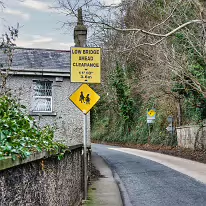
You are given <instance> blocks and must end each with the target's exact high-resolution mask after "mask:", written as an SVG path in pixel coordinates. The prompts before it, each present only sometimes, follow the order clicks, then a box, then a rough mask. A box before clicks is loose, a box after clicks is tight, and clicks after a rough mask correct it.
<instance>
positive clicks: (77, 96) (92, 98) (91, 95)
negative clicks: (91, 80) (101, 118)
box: [69, 84, 100, 114]
mask: <svg viewBox="0 0 206 206" xmlns="http://www.w3.org/2000/svg"><path fill="white" fill-rule="evenodd" d="M69 99H70V100H71V101H72V102H73V103H74V104H75V105H76V106H77V107H78V108H79V109H80V110H81V111H82V112H83V113H84V114H87V113H88V112H89V111H90V109H91V108H92V107H93V106H94V105H95V104H96V103H97V101H98V100H99V99H100V96H99V95H98V94H97V93H95V92H94V90H93V89H91V88H90V87H89V86H88V85H87V84H82V85H81V86H80V87H79V88H78V89H77V90H76V91H75V92H74V93H73V94H72V95H71V96H70V97H69Z"/></svg>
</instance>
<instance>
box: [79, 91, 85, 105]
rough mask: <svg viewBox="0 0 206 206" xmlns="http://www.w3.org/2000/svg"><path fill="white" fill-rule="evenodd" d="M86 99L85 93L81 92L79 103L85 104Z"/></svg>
mask: <svg viewBox="0 0 206 206" xmlns="http://www.w3.org/2000/svg"><path fill="white" fill-rule="evenodd" d="M84 99H85V97H84V93H83V92H81V94H80V97H79V101H80V102H81V103H84Z"/></svg>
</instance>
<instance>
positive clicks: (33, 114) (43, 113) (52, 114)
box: [30, 112, 57, 116]
mask: <svg viewBox="0 0 206 206" xmlns="http://www.w3.org/2000/svg"><path fill="white" fill-rule="evenodd" d="M30 115H31V116H56V115H57V113H56V112H30Z"/></svg>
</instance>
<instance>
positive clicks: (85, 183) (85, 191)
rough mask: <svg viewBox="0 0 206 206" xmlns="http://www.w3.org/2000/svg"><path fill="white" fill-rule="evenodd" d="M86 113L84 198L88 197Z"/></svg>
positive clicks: (85, 132) (85, 127)
mask: <svg viewBox="0 0 206 206" xmlns="http://www.w3.org/2000/svg"><path fill="white" fill-rule="evenodd" d="M83 115H84V199H85V200H86V199H87V184H88V183H87V164H88V162H87V114H83Z"/></svg>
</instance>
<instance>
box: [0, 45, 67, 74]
mask: <svg viewBox="0 0 206 206" xmlns="http://www.w3.org/2000/svg"><path fill="white" fill-rule="evenodd" d="M5 58H6V56H5V54H3V52H0V64H1V65H3V67H4V66H6V65H5V60H6V59H5ZM11 70H14V71H47V72H61V73H70V51H68V50H50V49H32V48H15V49H14V52H13V61H12V68H11Z"/></svg>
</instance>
